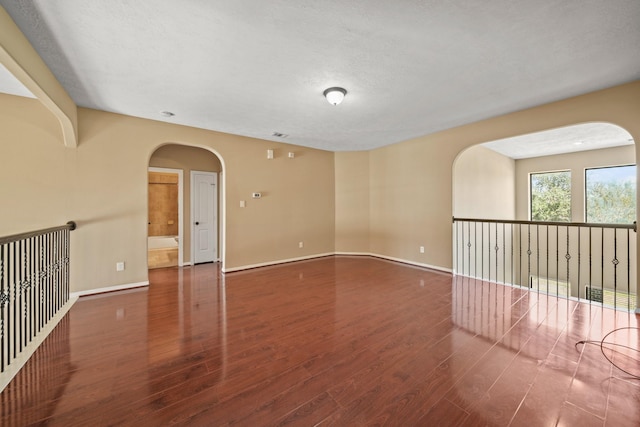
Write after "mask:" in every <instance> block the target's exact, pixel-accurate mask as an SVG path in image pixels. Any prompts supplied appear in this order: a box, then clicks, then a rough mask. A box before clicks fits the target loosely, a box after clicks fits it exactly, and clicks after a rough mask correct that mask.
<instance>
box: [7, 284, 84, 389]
mask: <svg viewBox="0 0 640 427" xmlns="http://www.w3.org/2000/svg"><path fill="white" fill-rule="evenodd" d="M77 300H78V297H77V296H74V295H73V294H71V295H70V296H69V301H67V302H66V304H65V305H63V306H62V307H60V310H58V312H57V313H56V314H55V315H54V316H53V317H52V318H51V320H49V322H47V324H46V325H45V326H44V328H42V330H41V331H40V333H39V334H38V335H36V336H35V337H34V339H33V341H31V342H30V343H29V344H27V346H26V347H25V348H24V349H23V350H22V351H21V352H20V354H18V356H17V357H16V358H15V359H13V360H12V361H11V364H10V365H9V366H7V367H6V370H5V371H4V372H3V373H2V374H0V392H1V391H2V390H4V388H5V387H6V386H7V385H9V383H10V382H11V380H12V379H13V377H15V376H16V374H17V373H18V372H19V371H20V369H22V367H23V366H24V365H25V364H26V363H27V361H28V360H29V358H30V357H31V356H32V355H33V353H35V351H36V350H37V349H38V347H40V345H41V344H42V343H43V342H44V340H45V339H46V338H47V336H49V334H50V333H51V331H53V329H54V328H55V327H56V325H57V324H58V323H60V321H61V320H62V318H63V317H64V316H65V314H67V312H68V311H69V309H71V306H73V304H74V303H75V302H76V301H77Z"/></svg>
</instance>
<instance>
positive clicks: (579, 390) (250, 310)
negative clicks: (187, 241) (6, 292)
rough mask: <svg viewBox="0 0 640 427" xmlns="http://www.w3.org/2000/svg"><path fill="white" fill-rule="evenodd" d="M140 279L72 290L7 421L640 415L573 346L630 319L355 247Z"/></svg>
mask: <svg viewBox="0 0 640 427" xmlns="http://www.w3.org/2000/svg"><path fill="white" fill-rule="evenodd" d="M150 282H151V285H150V286H149V288H148V289H146V288H143V289H138V290H132V291H124V292H116V293H111V294H104V295H99V296H93V297H83V298H81V300H80V301H78V302H77V303H76V304H75V306H74V307H73V308H72V309H71V311H70V312H69V313H68V314H67V317H66V318H65V321H64V322H63V323H61V325H60V326H59V327H58V328H57V329H56V331H55V333H53V334H52V335H51V336H50V338H48V339H47V341H46V342H45V344H44V345H43V346H42V347H41V348H40V349H39V350H38V352H37V353H36V355H35V356H34V357H33V358H32V359H31V360H30V361H29V362H28V363H27V365H26V366H25V368H24V369H23V370H22V371H21V372H20V373H19V374H18V376H17V377H16V378H15V380H14V381H13V382H12V383H11V384H10V385H9V386H8V387H7V389H5V390H4V392H3V393H2V395H1V396H0V398H1V400H0V402H1V404H2V419H1V421H2V422H1V423H0V424H2V425H3V426H10V425H28V424H34V423H48V424H50V425H66V426H68V425H91V424H95V425H132V424H138V425H142V424H141V423H142V421H144V423H143V424H144V425H167V424H171V423H177V424H189V425H223V424H225V425H226V424H233V423H237V424H238V425H249V426H258V425H281V424H294V425H305V426H308V425H316V424H317V423H322V424H321V425H348V426H352V425H365V424H385V423H386V424H390V425H403V426H409V425H492V426H502V425H505V426H506V425H514V426H520V425H522V426H525V425H526V426H548V425H581V426H587V425H600V426H602V425H611V426H626V425H628V426H631V425H638V424H640V407H639V405H638V402H639V401H640V381H638V380H633V379H630V378H629V377H628V376H627V375H626V374H624V373H622V372H621V371H619V370H617V369H616V368H614V367H612V365H611V364H610V363H609V362H608V361H607V360H606V359H605V358H604V357H603V355H602V353H601V352H600V349H599V348H598V347H596V346H591V345H587V346H578V347H576V346H575V343H576V342H577V341H579V340H583V339H590V340H599V339H601V338H602V337H603V336H604V335H606V334H607V333H608V332H609V331H611V330H613V329H615V328H621V327H629V326H632V327H637V326H638V317H637V316H635V315H633V314H628V313H623V312H615V311H612V310H608V309H602V308H600V307H598V306H596V305H589V304H585V303H577V302H575V301H568V300H564V299H560V298H556V297H552V296H547V295H544V294H538V293H535V292H534V293H530V292H527V291H526V290H521V289H518V288H511V287H506V286H501V285H495V284H489V283H482V282H480V281H474V280H470V279H466V278H465V279H463V278H456V277H453V278H452V277H451V276H450V275H448V274H444V273H437V272H433V271H428V270H425V269H420V268H414V267H410V266H406V265H401V264H397V263H392V262H387V261H383V260H379V259H372V258H366V257H362V258H360V257H327V258H322V259H318V260H312V261H306V262H298V263H291V264H286V265H282V266H277V267H268V268H260V269H255V270H250V271H246V272H239V273H231V274H227V275H226V276H224V275H222V274H221V273H220V272H219V270H218V265H217V264H205V265H198V266H195V267H192V268H168V269H159V270H153V271H151V272H150ZM608 340H609V341H611V340H613V341H615V342H618V343H624V344H625V345H629V346H631V347H635V348H638V332H637V330H632V329H623V330H621V331H620V332H618V333H615V334H613V335H612V336H610V337H609V338H608ZM628 356H629V355H628V354H626V355H625V354H622V353H618V354H614V358H615V360H616V361H617V362H619V363H620V364H622V365H624V367H625V368H627V369H628V370H631V371H635V372H636V373H640V365H639V364H638V362H637V361H636V360H637V357H636V359H631V358H629V357H628ZM43 378H46V381H43Z"/></svg>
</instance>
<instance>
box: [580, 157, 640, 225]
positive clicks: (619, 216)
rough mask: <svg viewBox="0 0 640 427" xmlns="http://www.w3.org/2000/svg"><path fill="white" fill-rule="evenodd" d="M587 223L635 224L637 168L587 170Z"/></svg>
mask: <svg viewBox="0 0 640 427" xmlns="http://www.w3.org/2000/svg"><path fill="white" fill-rule="evenodd" d="M585 194H586V221H587V222H596V223H604V224H632V223H633V221H635V220H636V166H635V165H628V166H613V167H607V168H593V169H586V170H585Z"/></svg>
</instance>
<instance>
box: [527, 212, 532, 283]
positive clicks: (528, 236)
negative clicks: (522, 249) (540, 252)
mask: <svg viewBox="0 0 640 427" xmlns="http://www.w3.org/2000/svg"><path fill="white" fill-rule="evenodd" d="M531 253H532V252H531V224H527V286H528V287H529V289H531V288H532V287H533V283H531Z"/></svg>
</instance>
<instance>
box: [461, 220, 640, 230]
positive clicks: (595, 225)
mask: <svg viewBox="0 0 640 427" xmlns="http://www.w3.org/2000/svg"><path fill="white" fill-rule="evenodd" d="M456 221H460V222H489V223H492V224H524V225H551V226H560V227H586V228H619V229H623V230H633V231H635V232H637V231H638V230H637V224H636V222H635V221H634V222H633V224H599V223H595V222H559V221H523V220H515V219H478V218H456V217H455V216H454V217H453V222H456Z"/></svg>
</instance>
